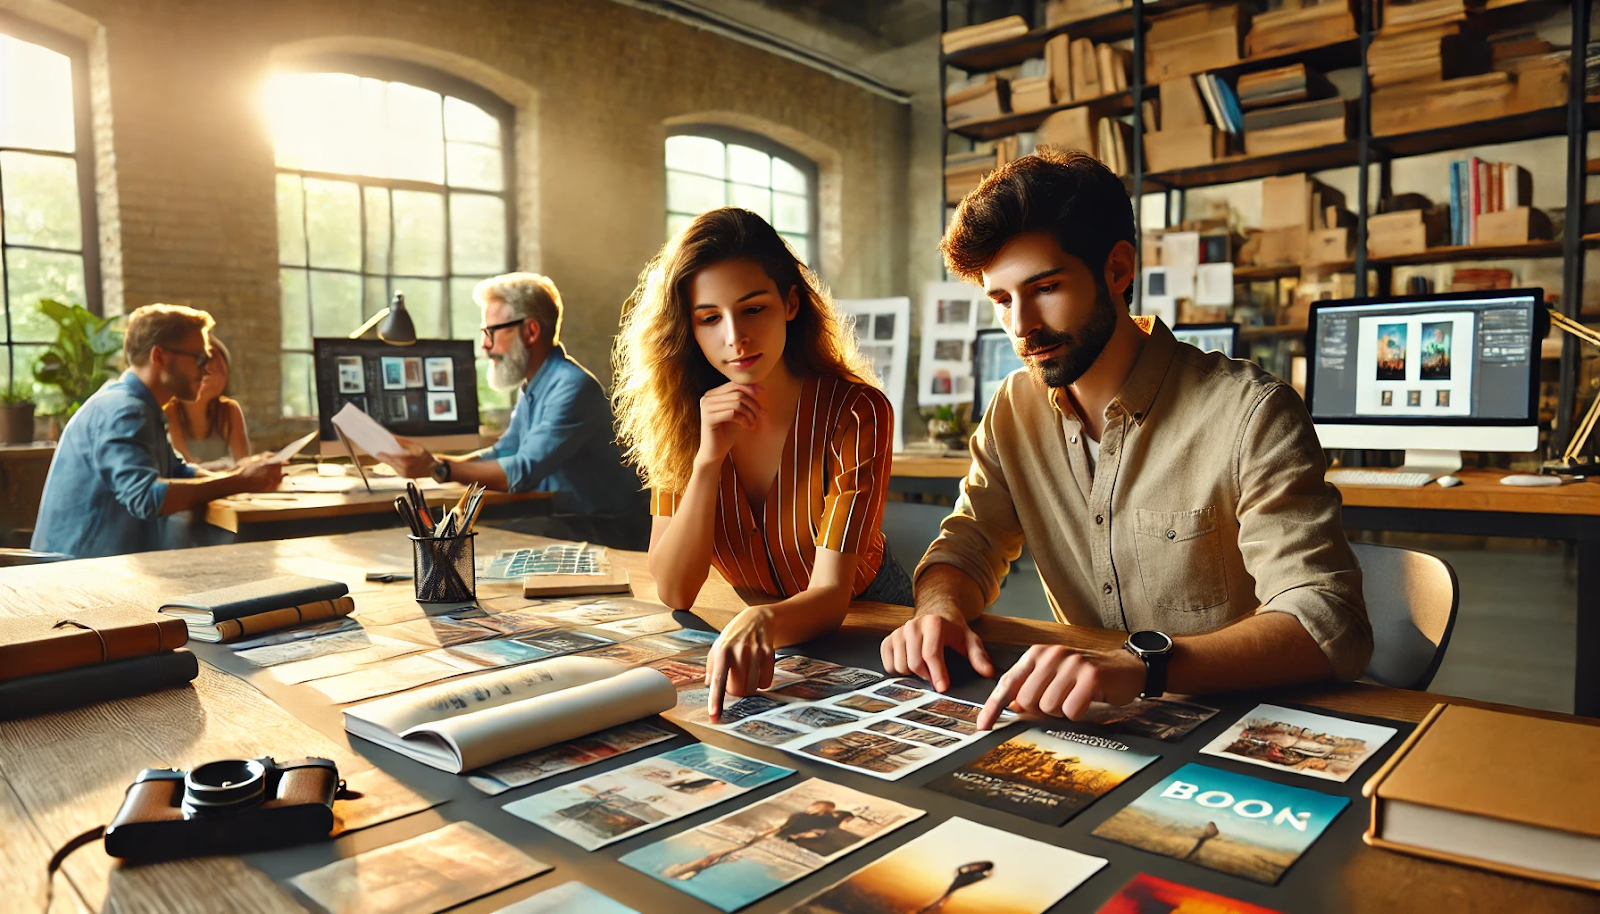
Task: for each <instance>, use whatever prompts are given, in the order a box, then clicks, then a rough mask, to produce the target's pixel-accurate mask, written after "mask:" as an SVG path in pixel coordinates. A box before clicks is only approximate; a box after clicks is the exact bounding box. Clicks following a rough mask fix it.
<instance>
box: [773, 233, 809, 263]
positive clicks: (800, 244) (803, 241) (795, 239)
mask: <svg viewBox="0 0 1600 914" xmlns="http://www.w3.org/2000/svg"><path fill="white" fill-rule="evenodd" d="M778 234H779V235H781V236H783V240H784V241H787V242H789V247H791V248H794V254H795V256H796V257H798V258H800V262H801V263H804V264H806V265H807V266H810V265H811V239H810V238H807V237H806V236H805V235H794V234H790V233H789V232H779V233H778Z"/></svg>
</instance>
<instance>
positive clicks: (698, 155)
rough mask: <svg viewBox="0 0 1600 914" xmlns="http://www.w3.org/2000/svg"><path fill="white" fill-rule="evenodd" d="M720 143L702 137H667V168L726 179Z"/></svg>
mask: <svg viewBox="0 0 1600 914" xmlns="http://www.w3.org/2000/svg"><path fill="white" fill-rule="evenodd" d="M722 150H723V146H722V144H721V143H720V142H718V141H716V140H713V139H711V138H710V137H703V136H669V137H667V167H668V168H673V169H677V170H678V171H692V172H695V173H696V174H702V175H710V176H711V177H713V178H724V177H727V169H726V164H727V163H726V162H724V161H723V158H724V156H723V151H722Z"/></svg>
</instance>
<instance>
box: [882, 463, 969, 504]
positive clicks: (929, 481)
mask: <svg viewBox="0 0 1600 914" xmlns="http://www.w3.org/2000/svg"><path fill="white" fill-rule="evenodd" d="M971 466H972V458H970V457H925V456H922V455H919V454H896V455H894V462H893V464H892V466H891V468H890V470H889V491H891V492H903V493H906V494H908V495H911V494H915V495H943V496H945V497H947V498H949V499H950V500H951V501H952V502H954V501H955V499H956V496H957V495H960V494H961V479H962V477H964V476H966V475H967V469H968V468H969V467H971Z"/></svg>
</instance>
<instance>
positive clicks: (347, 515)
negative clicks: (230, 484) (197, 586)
mask: <svg viewBox="0 0 1600 914" xmlns="http://www.w3.org/2000/svg"><path fill="white" fill-rule="evenodd" d="M465 491H466V487H465V486H463V485H461V484H460V483H448V484H446V485H443V486H440V487H438V488H436V489H426V490H424V491H423V493H422V494H423V496H424V497H426V498H427V500H428V504H429V505H430V506H433V505H446V506H450V505H454V504H455V503H456V501H457V500H459V499H460V498H461V493H462V492H465ZM398 494H400V493H399V492H396V491H392V490H391V491H382V492H365V491H362V492H349V493H331V492H261V493H256V494H250V495H238V496H234V497H232V498H219V499H217V500H216V501H213V502H211V504H210V505H208V506H207V508H206V522H207V523H210V524H212V525H214V526H217V527H221V528H222V529H224V530H228V531H230V532H232V533H234V534H237V535H238V538H239V542H242V543H243V542H254V541H257V540H277V539H291V538H294V537H301V536H328V535H331V534H335V533H353V532H355V531H358V530H373V529H377V528H381V527H399V526H400V525H401V522H400V515H399V514H397V513H396V512H395V509H394V499H395V496H396V495H398ZM553 497H555V493H554V492H494V491H490V492H486V493H485V494H484V496H483V514H482V518H483V519H487V520H492V519H495V518H499V517H508V516H516V515H521V514H538V513H543V510H544V509H546V508H548V504H549V500H550V499H551V498H553Z"/></svg>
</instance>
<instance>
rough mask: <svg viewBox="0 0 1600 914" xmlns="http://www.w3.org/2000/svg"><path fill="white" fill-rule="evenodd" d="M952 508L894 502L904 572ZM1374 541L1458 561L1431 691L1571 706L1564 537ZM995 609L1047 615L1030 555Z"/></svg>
mask: <svg viewBox="0 0 1600 914" xmlns="http://www.w3.org/2000/svg"><path fill="white" fill-rule="evenodd" d="M948 511H949V509H948V508H946V507H938V506H934V505H924V504H912V503H907V502H890V503H889V504H888V506H887V510H886V511H885V514H884V532H885V534H886V535H887V536H888V538H889V543H890V548H891V549H892V550H893V551H894V553H895V556H896V557H897V558H899V559H900V561H901V563H902V564H904V565H905V567H906V570H907V571H911V570H912V569H914V568H915V567H916V563H917V560H918V559H920V558H921V557H922V553H923V551H924V550H925V549H926V548H927V544H928V543H930V542H932V541H933V537H934V536H936V535H938V523H939V520H940V519H942V518H943V517H944V515H945V513H947V512H948ZM1365 539H1366V540H1367V541H1369V542H1379V543H1383V544H1385V545H1390V546H1401V547H1404V548H1407V549H1418V550H1421V551H1423V552H1429V553H1432V554H1434V555H1437V556H1439V557H1440V558H1442V559H1444V560H1445V561H1447V562H1449V563H1450V565H1451V567H1453V568H1454V569H1455V572H1456V577H1457V580H1458V581H1459V582H1460V586H1461V599H1460V607H1459V609H1458V610H1457V616H1456V625H1455V630H1454V633H1453V634H1452V635H1451V639H1450V644H1449V647H1448V648H1447V650H1446V653H1445V658H1444V662H1443V663H1442V664H1441V665H1440V667H1439V672H1438V674H1437V675H1436V676H1435V677H1434V680H1433V684H1432V685H1430V686H1429V691H1432V692H1437V693H1440V694H1444V695H1458V696H1461V697H1464V698H1475V699H1478V700H1480V701H1496V702H1502V703H1504V704H1511V705H1520V706H1522V707H1527V708H1542V709H1545V710H1549V711H1562V712H1566V713H1571V711H1572V687H1573V668H1574V659H1573V653H1572V643H1573V638H1574V636H1575V633H1576V628H1577V622H1576V606H1577V588H1576V577H1575V568H1574V566H1573V563H1572V562H1571V561H1570V560H1569V559H1567V558H1566V555H1565V549H1564V547H1563V546H1562V544H1561V543H1559V542H1545V541H1530V540H1512V539H1487V540H1485V539H1481V538H1471V537H1454V536H1424V535H1411V534H1393V533H1390V534H1377V535H1369V536H1366V537H1365ZM989 611H990V612H994V613H997V614H999V615H1005V616H1018V617H1022V618H1027V619H1049V618H1051V616H1050V609H1049V605H1048V604H1047V603H1046V601H1045V598H1044V588H1043V586H1042V585H1041V584H1040V583H1039V574H1038V572H1037V571H1036V570H1035V569H1034V567H1033V564H1032V562H1030V561H1029V560H1028V554H1027V553H1026V552H1024V553H1023V555H1022V558H1021V559H1020V560H1019V561H1018V562H1017V563H1016V564H1015V565H1013V566H1012V570H1011V574H1010V575H1008V576H1007V577H1006V583H1005V586H1004V587H1002V588H1001V590H1000V598H999V599H998V600H997V601H995V605H994V606H993V607H991V608H990V610H989Z"/></svg>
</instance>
